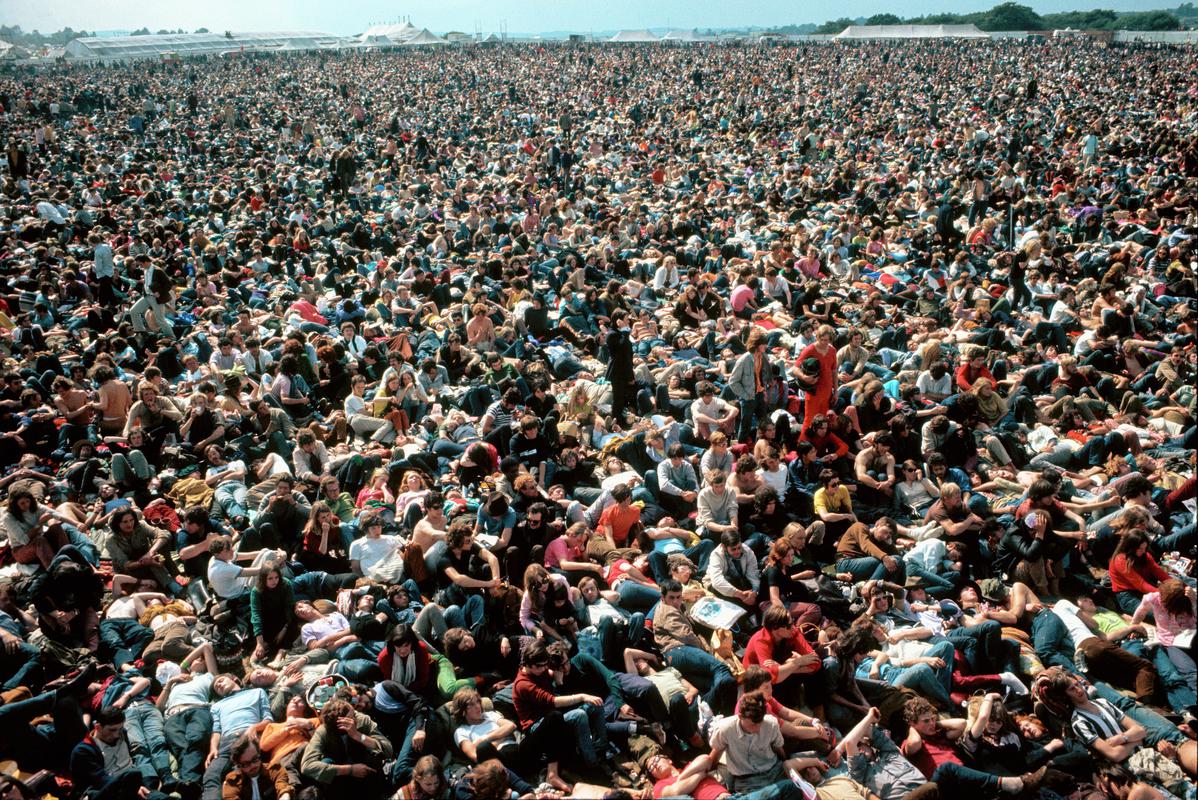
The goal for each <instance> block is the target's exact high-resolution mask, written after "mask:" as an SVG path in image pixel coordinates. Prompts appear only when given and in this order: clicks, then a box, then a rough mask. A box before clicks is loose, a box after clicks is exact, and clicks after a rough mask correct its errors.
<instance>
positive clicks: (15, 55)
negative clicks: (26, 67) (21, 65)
mask: <svg viewBox="0 0 1198 800" xmlns="http://www.w3.org/2000/svg"><path fill="white" fill-rule="evenodd" d="M20 58H29V52H28V51H27V50H25V49H24V48H22V47H18V46H17V45H15V44H13V43H12V42H0V61H16V60H17V59H20Z"/></svg>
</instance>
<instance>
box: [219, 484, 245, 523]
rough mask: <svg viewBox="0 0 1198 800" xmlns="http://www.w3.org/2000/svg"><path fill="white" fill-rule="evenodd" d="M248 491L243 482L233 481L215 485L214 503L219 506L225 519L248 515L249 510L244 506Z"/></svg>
mask: <svg viewBox="0 0 1198 800" xmlns="http://www.w3.org/2000/svg"><path fill="white" fill-rule="evenodd" d="M248 491H249V490H248V489H247V488H246V486H245V484H244V483H238V482H234V481H228V482H226V483H222V484H221V485H220V486H218V487H216V504H217V505H218V506H220V510H221V511H222V512H223V513H224V515H225V518H226V519H232V518H233V517H245V516H248V514H249V512H248V511H247V510H246V506H245V503H246V499H245V498H246V493H247V492H248Z"/></svg>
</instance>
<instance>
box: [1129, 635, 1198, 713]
mask: <svg viewBox="0 0 1198 800" xmlns="http://www.w3.org/2000/svg"><path fill="white" fill-rule="evenodd" d="M1119 646H1120V647H1122V648H1123V649H1124V650H1126V651H1127V652H1129V653H1131V654H1132V655H1133V656H1140V657H1141V658H1146V659H1148V660H1149V661H1151V662H1152V665H1153V666H1154V667H1156V673H1157V675H1158V676H1159V677H1160V683H1161V686H1162V687H1163V688H1164V691H1165V701H1166V703H1167V704H1168V706H1169V708H1171V709H1173V710H1174V711H1177V712H1179V713H1180V712H1182V711H1184V710H1185V709H1186V708H1188V707H1190V706H1192V705H1193V704H1194V687H1193V685H1192V684H1190V683H1189V682H1188V681H1187V680H1186V677H1185V675H1183V674H1182V672H1181V671H1180V670H1179V669H1178V668H1177V667H1176V666H1175V665H1174V664H1173V661H1172V659H1170V658H1169V649H1168V648H1166V647H1148V646H1147V645H1146V644H1145V643H1144V641H1143V640H1142V639H1123V640H1121V641H1120V642H1119Z"/></svg>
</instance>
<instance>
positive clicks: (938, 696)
mask: <svg viewBox="0 0 1198 800" xmlns="http://www.w3.org/2000/svg"><path fill="white" fill-rule="evenodd" d="M955 655H956V648H954V647H953V643H952V642H950V641H948V640H947V639H946V640H943V641H939V642H937V643H936V644H934V645H932V647H931V648H930V649H929V650H928V652H927V657H928V658H940V659H942V660H943V661H944V666H943V667H933V666H930V665H928V664H916V665H915V666H913V667H908V668H907V669H906V670H904V671H903V673H902V674H901V675H899V676H898V677H897V678H895V679H894V680H893V681H892V683H893V684H894V685H895V686H909V687H910V688H912V689H915V690H916V691H918V692H919V693H920V694H923V695H925V696H927V697H929V698H931V699H933V700H937V701H939V702H942V703H944V704H945V705H950V704H951V703H952V696H951V695H950V692H951V691H952V688H953V658H954V656H955Z"/></svg>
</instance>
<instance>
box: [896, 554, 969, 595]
mask: <svg viewBox="0 0 1198 800" xmlns="http://www.w3.org/2000/svg"><path fill="white" fill-rule="evenodd" d="M904 563H905V565H906V567H907V575H909V576H911V577H915V578H919V579H920V580H921V581H922V582H923V585H924V590H925V591H926V592H927V593H928V595H929V596H930V597H935V598H936V599H937V600H944V599H946V598H951V597H952V596H953V595H954V594H956V592H957V583H956V581H952V580H949V579H948V578H946V577H944V576H943V575H937V574H936V573H935V572H932V571H931V570H930V569H926V568H925V567H924V566H923V565H922V564H918V563H915V562H913V561H905V562H904ZM954 574H957V573H954Z"/></svg>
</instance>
